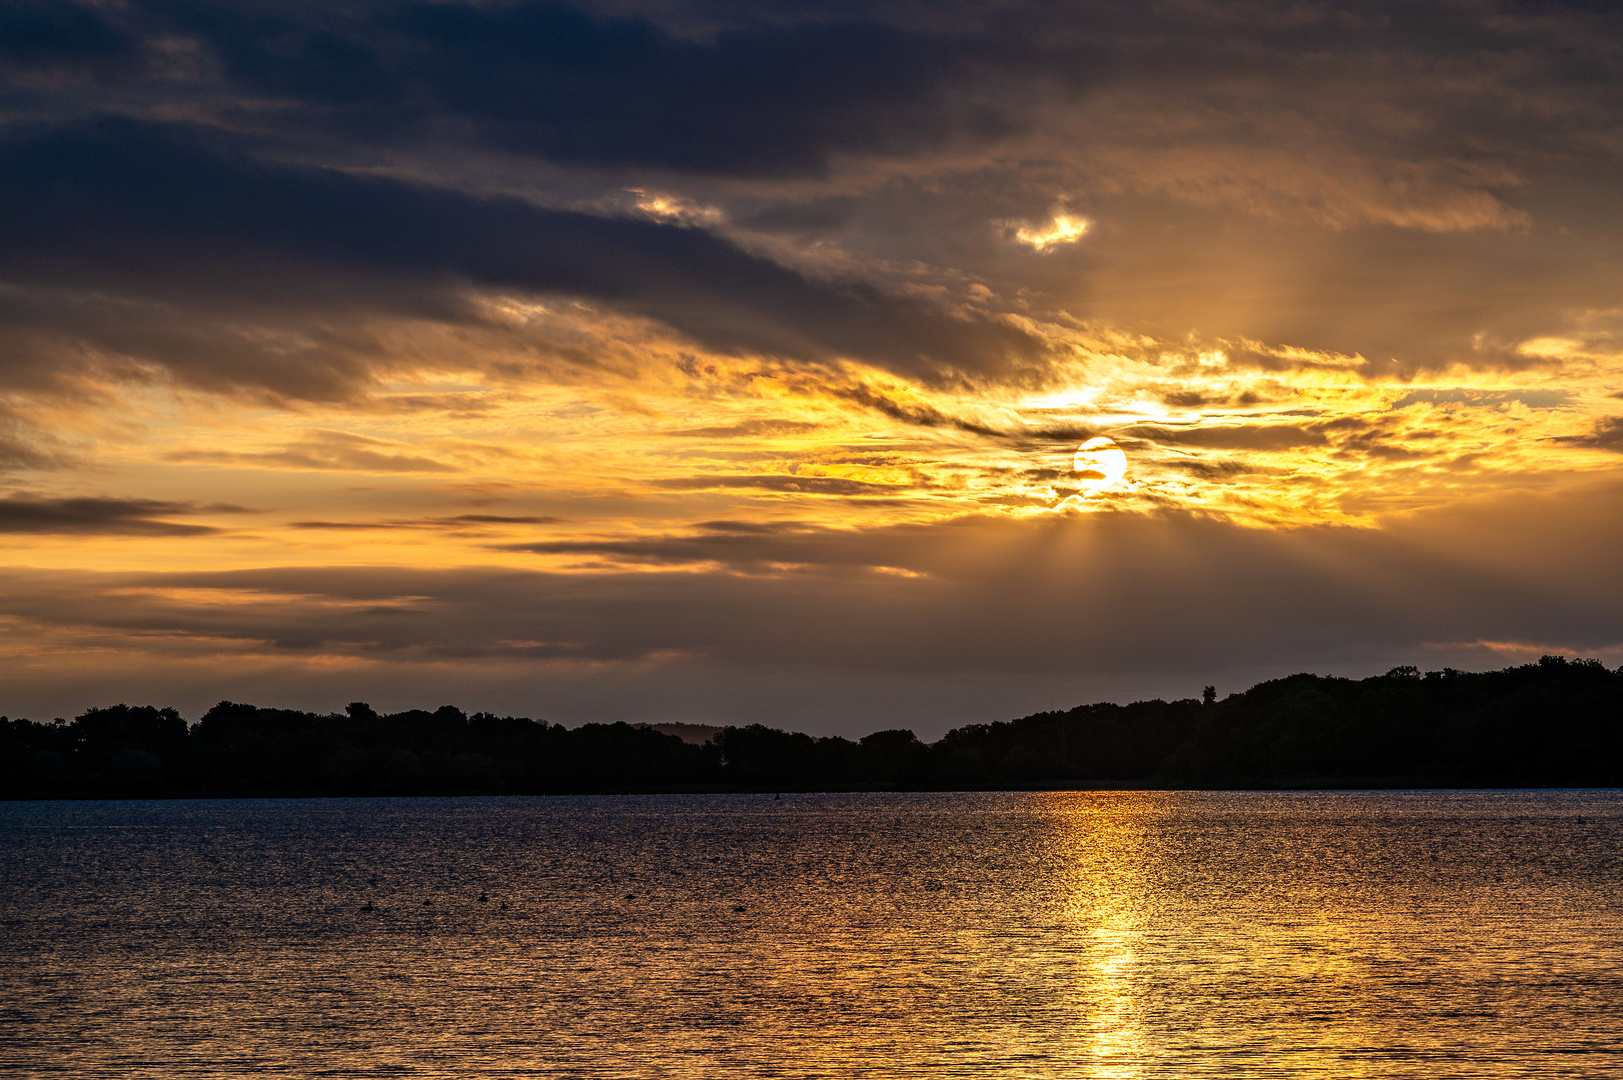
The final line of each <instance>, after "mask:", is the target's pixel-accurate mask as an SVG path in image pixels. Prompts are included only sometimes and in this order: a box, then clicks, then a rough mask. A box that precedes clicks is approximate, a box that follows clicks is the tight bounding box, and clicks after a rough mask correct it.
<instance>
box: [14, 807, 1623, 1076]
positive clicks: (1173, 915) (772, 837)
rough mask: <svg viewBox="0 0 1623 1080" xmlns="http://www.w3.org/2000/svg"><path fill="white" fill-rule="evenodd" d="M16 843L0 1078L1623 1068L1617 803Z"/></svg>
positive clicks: (589, 815)
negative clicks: (264, 1074)
mask: <svg viewBox="0 0 1623 1080" xmlns="http://www.w3.org/2000/svg"><path fill="white" fill-rule="evenodd" d="M0 860H3V863H0V865H3V870H4V887H3V889H0V1021H3V1022H0V1071H3V1072H4V1073H6V1074H7V1075H19V1076H52V1075H73V1076H86V1075H96V1076H118V1075H141V1076H210V1077H214V1076H218V1077H225V1076H243V1075H251V1074H256V1073H266V1074H274V1075H277V1076H288V1077H305V1076H310V1077H314V1076H323V1077H352V1076H381V1075H388V1076H421V1077H441V1076H444V1077H451V1076H456V1077H466V1076H479V1075H491V1076H548V1077H551V1076H605V1077H607V1076H614V1077H624V1076H651V1077H655V1076H671V1077H681V1076H722V1075H729V1076H730V1075H740V1076H787V1077H801V1076H807V1077H810V1076H874V1077H894V1076H907V1075H912V1074H923V1073H929V1074H931V1075H933V1076H1019V1077H1043V1076H1066V1077H1072V1076H1074V1077H1152V1076H1153V1077H1198V1076H1225V1077H1232V1076H1258V1077H1262V1076H1301V1077H1319V1076H1323V1077H1362V1076H1368V1077H1409V1076H1414V1077H1422V1076H1424V1077H1432V1076H1438V1075H1447V1076H1457V1077H1476V1076H1480V1077H1517V1076H1540V1077H1553V1076H1605V1075H1617V1076H1623V1036H1620V1034H1619V1033H1620V1032H1623V896H1620V890H1619V885H1620V883H1623V796H1620V794H1619V793H1616V792H1425V793H1421V792H1413V793H1402V792H1400V793H1390V792H1381V793H1356V792H1354V793H1286V794H1275V793H1265V794H1259V793H1242V794H1232V793H1207V792H1200V793H1196V792H1177V793H1160V792H1131V793H1097V792H1090V793H1030V794H1026V793H1019V794H927V795H895V794H886V795H785V796H784V797H783V798H782V799H781V800H773V799H772V797H771V796H745V795H738V796H642V797H602V798H466V799H346V800H243V801H231V800H218V801H216V800H208V801H202V800H199V801H172V802H33V803H0ZM481 894H483V895H485V896H486V897H488V899H487V900H486V901H485V902H480V900H479V897H480V896H481ZM425 901H429V902H430V903H425ZM367 905H370V906H371V907H372V908H374V910H371V911H367V910H364V909H365V907H366V906H367ZM504 905H505V906H504Z"/></svg>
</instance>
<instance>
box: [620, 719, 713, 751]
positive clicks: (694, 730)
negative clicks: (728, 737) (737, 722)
mask: <svg viewBox="0 0 1623 1080" xmlns="http://www.w3.org/2000/svg"><path fill="white" fill-rule="evenodd" d="M632 726H633V727H640V728H647V729H648V730H650V731H659V732H663V733H665V734H666V735H675V736H676V737H677V738H678V739H681V740H682V741H683V742H685V743H691V744H692V745H694V746H703V745H704V744H705V743H707V742H709V741H710V740H711V739H713V738H715V737H716V736H717V735H720V734H721V733H722V731H724V730H725V729H724V728H721V727H718V726H716V725H714V724H633V725H632Z"/></svg>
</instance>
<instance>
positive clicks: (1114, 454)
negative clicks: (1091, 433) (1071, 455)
mask: <svg viewBox="0 0 1623 1080" xmlns="http://www.w3.org/2000/svg"><path fill="white" fill-rule="evenodd" d="M1126 475H1127V455H1126V454H1124V453H1122V449H1121V447H1119V446H1117V445H1116V443H1115V440H1113V439H1107V438H1105V437H1104V436H1103V435H1100V436H1098V437H1097V438H1092V439H1089V440H1088V441H1087V442H1085V443H1083V444H1082V445H1081V446H1080V447H1079V448H1078V449H1077V451H1076V481H1077V483H1079V484H1080V485H1082V489H1083V490H1084V491H1088V492H1094V491H1103V490H1105V489H1106V488H1109V487H1114V486H1116V485H1117V484H1119V483H1120V482H1121V478H1122V477H1124V476H1126Z"/></svg>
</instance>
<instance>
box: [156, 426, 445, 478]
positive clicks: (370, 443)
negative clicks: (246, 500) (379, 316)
mask: <svg viewBox="0 0 1623 1080" xmlns="http://www.w3.org/2000/svg"><path fill="white" fill-rule="evenodd" d="M399 445H400V444H397V443H389V442H385V441H384V440H382V439H372V438H368V437H366V436H364V435H353V434H350V433H348V432H344V431H310V432H306V433H305V435H304V437H303V438H302V439H300V440H299V441H298V442H295V443H291V444H289V445H287V446H284V447H281V448H279V449H276V450H174V451H171V452H169V453H168V454H166V455H165V458H166V460H168V461H196V462H210V463H213V464H218V465H230V466H238V467H242V466H251V467H259V468H275V469H315V470H328V469H332V470H338V471H341V472H365V473H421V472H427V473H444V472H457V471H458V469H457V466H455V465H449V464H446V463H445V462H443V461H437V460H435V459H433V458H428V457H423V456H422V455H421V454H408V453H400V452H398V450H396V449H395V448H396V447H397V446H399Z"/></svg>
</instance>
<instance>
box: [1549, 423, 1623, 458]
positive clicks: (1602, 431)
mask: <svg viewBox="0 0 1623 1080" xmlns="http://www.w3.org/2000/svg"><path fill="white" fill-rule="evenodd" d="M1551 441H1552V442H1558V443H1567V444H1568V445H1570V446H1585V447H1590V448H1592V449H1595V450H1614V451H1617V452H1618V453H1623V416H1603V417H1601V418H1600V419H1598V420H1596V421H1595V425H1594V427H1593V428H1591V429H1590V431H1589V434H1587V435H1559V436H1556V437H1555V438H1553V439H1552V440H1551Z"/></svg>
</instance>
